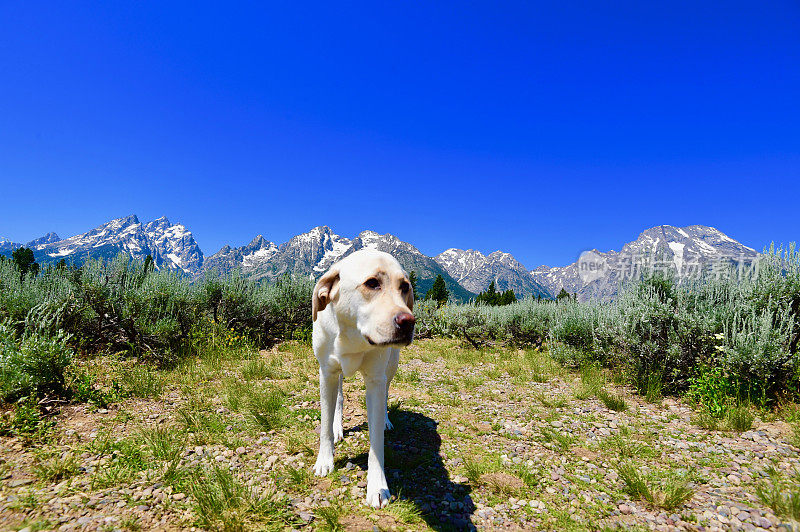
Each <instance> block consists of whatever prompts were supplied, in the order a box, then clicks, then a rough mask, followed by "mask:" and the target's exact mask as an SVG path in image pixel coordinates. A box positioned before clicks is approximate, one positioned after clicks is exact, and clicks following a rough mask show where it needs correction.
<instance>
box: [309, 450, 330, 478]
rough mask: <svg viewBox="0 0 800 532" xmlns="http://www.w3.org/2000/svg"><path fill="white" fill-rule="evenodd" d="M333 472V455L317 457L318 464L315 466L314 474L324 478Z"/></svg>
mask: <svg viewBox="0 0 800 532" xmlns="http://www.w3.org/2000/svg"><path fill="white" fill-rule="evenodd" d="M331 471H333V455H332V454H331V455H329V456H323V455H319V456H318V457H317V463H316V464H314V474H315V475H316V476H318V477H324V476H326V475H327V474H328V473H330V472H331Z"/></svg>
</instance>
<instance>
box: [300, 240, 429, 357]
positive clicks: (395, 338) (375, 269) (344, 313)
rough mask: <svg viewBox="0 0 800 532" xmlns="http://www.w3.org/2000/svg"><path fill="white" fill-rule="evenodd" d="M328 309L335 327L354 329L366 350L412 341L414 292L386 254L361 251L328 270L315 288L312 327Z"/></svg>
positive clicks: (414, 321)
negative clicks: (364, 343)
mask: <svg viewBox="0 0 800 532" xmlns="http://www.w3.org/2000/svg"><path fill="white" fill-rule="evenodd" d="M328 305H332V306H333V309H332V310H333V312H334V313H335V314H336V318H337V321H338V322H339V325H340V327H350V328H354V329H355V331H357V332H358V334H360V335H361V336H362V337H363V339H364V340H365V341H366V342H367V343H369V344H371V345H408V344H410V343H411V340H412V339H413V338H414V324H415V323H416V319H415V318H414V315H413V314H412V310H413V309H414V292H413V289H412V288H411V283H410V282H409V279H408V274H406V272H405V271H404V270H403V268H402V267H401V266H400V263H398V262H397V260H396V259H395V258H394V257H392V256H391V255H389V254H388V253H384V252H382V251H376V250H373V249H362V250H359V251H356V252H355V253H352V254H350V255H348V256H347V257H345V258H344V259H342V260H341V261H339V262H338V263H336V264H334V265H333V266H331V269H330V270H328V272H327V273H326V274H325V275H323V276H322V277H321V278H320V280H319V281H317V284H316V286H315V287H314V295H313V296H312V314H313V320H314V321H316V319H317V314H318V313H319V312H321V311H322V310H324V309H325V307H326V306H328Z"/></svg>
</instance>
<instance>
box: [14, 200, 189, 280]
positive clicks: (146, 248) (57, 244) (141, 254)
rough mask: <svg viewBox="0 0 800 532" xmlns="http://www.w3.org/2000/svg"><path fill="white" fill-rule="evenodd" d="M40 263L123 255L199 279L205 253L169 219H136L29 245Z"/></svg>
mask: <svg viewBox="0 0 800 532" xmlns="http://www.w3.org/2000/svg"><path fill="white" fill-rule="evenodd" d="M26 247H29V248H31V249H33V250H34V256H35V257H36V260H37V261H38V262H56V261H58V260H60V259H65V260H68V261H72V262H76V263H81V262H83V261H84V260H86V259H87V258H88V257H104V258H111V257H114V256H116V255H117V254H118V253H120V252H126V253H128V254H130V255H131V256H133V257H135V258H138V259H141V260H143V259H144V258H145V257H147V255H150V256H152V257H153V263H154V264H155V266H156V268H169V269H175V270H180V271H182V272H184V273H186V274H187V275H189V276H192V277H196V276H197V275H199V274H200V272H201V271H202V266H203V252H202V251H201V250H200V247H199V246H198V245H197V243H196V242H195V241H194V238H193V237H192V233H191V232H190V231H188V230H187V229H186V228H185V227H184V226H183V225H181V224H172V223H170V221H169V220H167V218H166V217H161V218H159V219H157V220H153V221H152V222H147V223H144V224H143V223H141V222H140V221H139V219H138V218H137V217H136V215H131V216H126V217H124V218H117V219H116V220H111V221H110V222H108V223H105V224H103V225H101V226H99V227H96V228H94V229H92V230H91V231H88V232H86V233H82V234H80V235H75V236H72V237H69V238H66V239H63V240H61V239H59V238H58V235H56V234H55V233H48V234H47V235H45V236H43V237H41V238H37V239H36V240H33V241H31V242H29V243H28V244H26Z"/></svg>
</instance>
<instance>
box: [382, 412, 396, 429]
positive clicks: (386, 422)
mask: <svg viewBox="0 0 800 532" xmlns="http://www.w3.org/2000/svg"><path fill="white" fill-rule="evenodd" d="M393 428H394V425H392V422H391V421H389V414H386V421H385V425H384V427H383V430H392V429H393Z"/></svg>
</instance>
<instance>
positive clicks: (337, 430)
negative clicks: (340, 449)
mask: <svg viewBox="0 0 800 532" xmlns="http://www.w3.org/2000/svg"><path fill="white" fill-rule="evenodd" d="M343 381H344V376H343V375H342V374H341V373H339V386H338V392H337V393H336V412H335V413H334V415H333V442H334V443H336V442H340V441H342V439H344V428H343V427H342V409H343V408H344V391H343V390H342V384H343Z"/></svg>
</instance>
